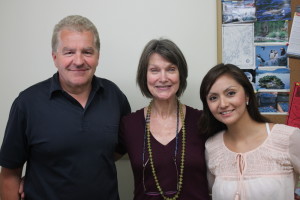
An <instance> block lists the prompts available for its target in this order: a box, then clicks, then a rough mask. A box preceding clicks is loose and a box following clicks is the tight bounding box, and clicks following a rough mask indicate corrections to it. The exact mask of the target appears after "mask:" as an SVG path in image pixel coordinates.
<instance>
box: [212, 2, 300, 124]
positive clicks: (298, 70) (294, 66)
mask: <svg viewBox="0 0 300 200" xmlns="http://www.w3.org/2000/svg"><path fill="white" fill-rule="evenodd" d="M297 5H298V6H300V0H291V7H292V16H293V15H294V13H295V11H296V7H297ZM291 26H292V21H289V33H290V31H291ZM217 45H218V50H217V53H218V57H217V59H218V63H221V62H222V2H221V0H217ZM288 62H289V67H290V74H291V79H290V86H291V90H290V91H291V92H290V97H291V94H293V92H292V91H293V89H294V82H297V81H298V82H299V81H300V58H289V59H288ZM290 101H291V98H290ZM264 116H266V117H267V118H268V119H270V120H271V121H272V122H274V123H281V124H285V123H286V119H287V115H264Z"/></svg>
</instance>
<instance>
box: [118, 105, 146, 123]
mask: <svg viewBox="0 0 300 200" xmlns="http://www.w3.org/2000/svg"><path fill="white" fill-rule="evenodd" d="M137 119H144V108H140V109H138V110H136V111H135V112H132V113H129V114H128V115H125V116H124V117H123V118H122V121H123V122H124V121H125V122H129V121H135V120H137Z"/></svg>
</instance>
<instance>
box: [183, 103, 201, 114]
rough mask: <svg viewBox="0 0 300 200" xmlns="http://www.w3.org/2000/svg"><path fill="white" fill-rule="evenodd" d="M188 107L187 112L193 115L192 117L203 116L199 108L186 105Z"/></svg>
mask: <svg viewBox="0 0 300 200" xmlns="http://www.w3.org/2000/svg"><path fill="white" fill-rule="evenodd" d="M185 107H186V112H187V113H189V114H191V115H198V116H200V115H201V114H202V110H199V109H197V108H193V107H191V106H188V105H185Z"/></svg>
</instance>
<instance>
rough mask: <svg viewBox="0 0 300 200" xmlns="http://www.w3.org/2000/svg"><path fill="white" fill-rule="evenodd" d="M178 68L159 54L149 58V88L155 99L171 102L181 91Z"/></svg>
mask: <svg viewBox="0 0 300 200" xmlns="http://www.w3.org/2000/svg"><path fill="white" fill-rule="evenodd" d="M179 83H180V78H179V71H178V67H177V66H176V65H174V64H172V63H171V62H169V61H167V60H166V59H165V58H163V57H162V56H160V55H159V54H157V53H153V54H152V55H151V56H150V58H149V64H148V70H147V86H148V89H149V91H150V93H151V94H152V96H153V98H154V99H157V100H170V99H172V98H175V97H176V92H177V91H178V89H179Z"/></svg>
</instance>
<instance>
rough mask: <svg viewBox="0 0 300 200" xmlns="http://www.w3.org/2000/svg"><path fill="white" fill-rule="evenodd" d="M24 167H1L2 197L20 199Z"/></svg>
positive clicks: (7, 199) (9, 199)
mask: <svg viewBox="0 0 300 200" xmlns="http://www.w3.org/2000/svg"><path fill="white" fill-rule="evenodd" d="M21 175H22V168H17V169H8V168H4V167H2V168H1V172H0V199H1V200H19V199H20V195H19V187H20V182H21Z"/></svg>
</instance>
